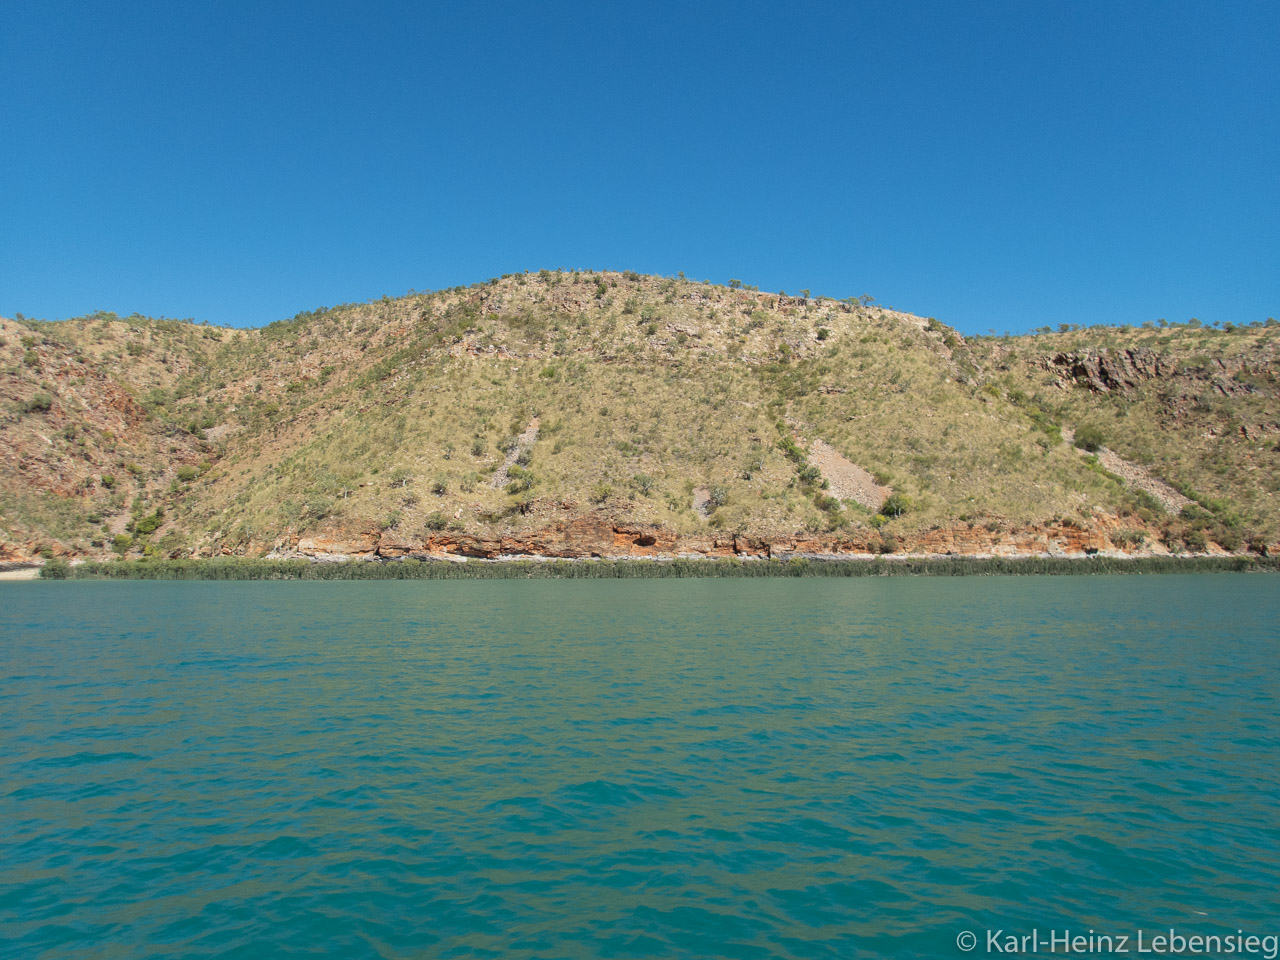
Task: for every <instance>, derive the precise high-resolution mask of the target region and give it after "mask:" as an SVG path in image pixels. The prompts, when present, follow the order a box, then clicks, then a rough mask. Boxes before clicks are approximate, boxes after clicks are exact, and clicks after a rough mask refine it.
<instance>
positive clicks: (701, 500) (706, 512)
mask: <svg viewBox="0 0 1280 960" xmlns="http://www.w3.org/2000/svg"><path fill="white" fill-rule="evenodd" d="M693 512H694V513H696V514H697V515H698V516H700V517H701V518H702V519H703V520H705V519H707V517H709V516H711V491H710V490H709V489H707V488H706V487H698V488H697V489H696V490H694V491H693Z"/></svg>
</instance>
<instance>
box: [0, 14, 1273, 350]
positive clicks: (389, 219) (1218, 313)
mask: <svg viewBox="0 0 1280 960" xmlns="http://www.w3.org/2000/svg"><path fill="white" fill-rule="evenodd" d="M1278 50H1280V3H1276V2H1275V0H1265V2H1251V0H1230V2H1226V0H1224V2H1199V3H1180V2H1168V0H1162V2H1158V3H1157V2H1141V3H1140V2H1126V0H1121V2H1116V0H1107V2H1104V3H1093V2H1084V0H1071V2H1048V0H1045V2H1040V0H1019V2H1012V3H997V2H990V3H987V2H982V3H960V2H955V0H945V2H933V3H927V2H919V3H912V2H900V0H893V2H883V3H878V2H877V3H849V2H837V3H813V4H806V3H786V4H783V3H758V2H741V0H735V2H732V3H729V2H725V3H714V2H705V3H688V2H684V3H649V2H646V3H631V4H621V3H618V4H613V3H553V2H547V3H454V4H443V3H429V2H417V3H404V4H397V3H376V2H374V3H370V2H361V3H326V2H305V3H286V2H276V0H272V2H269V3H263V2H261V0H254V2H210V3H181V2H180V3H174V2H172V0H165V2H157V3H128V2H121V3H111V4H108V3H84V2H75V3H66V2H52V0H40V2H27V0H6V2H5V3H4V4H2V5H0V131H2V132H3V140H2V147H0V314H4V315H6V316H12V315H13V314H14V313H15V312H17V311H21V312H23V313H25V314H27V315H28V316H37V317H46V318H49V319H56V318H63V317H68V316H74V315H78V314H81V313H85V312H88V311H91V310H95V309H108V310H115V311H117V312H120V313H128V312H133V311H137V312H140V313H148V314H152V315H157V316H158V315H164V316H171V317H194V318H196V319H200V320H208V321H210V322H214V323H220V324H235V325H259V324H263V323H267V322H270V321H272V320H276V319H280V318H282V317H286V316H290V315H292V314H293V313H295V312H297V311H298V310H300V309H309V308H312V307H315V306H319V305H328V304H334V303H339V302H346V301H352V300H364V299H368V298H371V297H376V296H380V295H382V294H384V293H386V294H392V295H395V294H400V293H403V292H405V291H407V290H409V289H410V288H416V289H420V290H425V289H434V288H438V287H446V286H452V285H455V284H462V283H471V282H473V281H476V280H481V279H485V278H487V277H490V276H494V275H498V274H502V273H508V272H512V271H516V270H521V269H538V268H541V267H548V268H555V267H560V266H564V267H610V268H615V269H633V270H639V271H642V272H650V273H660V274H674V273H676V272H677V271H684V272H685V273H686V274H687V275H688V276H690V277H694V278H697V279H702V278H710V279H712V280H715V281H718V282H724V281H726V280H728V279H729V278H731V277H732V278H738V279H741V280H743V281H744V282H745V283H748V284H758V285H759V286H760V287H761V289H767V290H778V289H785V290H787V291H788V292H792V293H794V292H796V291H798V290H799V289H800V288H809V289H811V290H812V291H813V292H814V293H823V294H827V295H831V296H838V297H843V296H850V295H859V294H863V293H870V294H872V295H873V296H875V297H877V298H879V300H880V301H881V302H882V303H886V304H891V305H893V306H896V307H898V308H900V309H907V310H912V311H914V312H916V313H921V314H925V315H931V316H936V317H938V318H939V319H941V320H944V321H946V322H948V323H951V324H953V325H955V326H958V327H959V328H960V329H961V330H963V331H967V332H975V331H977V332H985V331H986V330H987V329H989V328H990V329H996V330H998V331H1003V330H1006V329H1008V330H1015V331H1020V330H1025V329H1028V328H1030V327H1035V326H1038V325H1040V324H1043V323H1049V324H1057V323H1063V322H1075V323H1096V322H1117V323H1120V322H1135V323H1136V322H1142V321H1144V320H1151V319H1155V318H1157V317H1167V318H1168V319H1170V320H1185V319H1187V318H1188V317H1191V316H1197V317H1199V318H1200V319H1202V320H1204V321H1205V322H1213V321H1216V320H1221V321H1227V320H1230V321H1233V322H1249V321H1252V320H1259V319H1264V318H1265V317H1266V316H1268V315H1277V314H1280V70H1278V69H1277V51H1278Z"/></svg>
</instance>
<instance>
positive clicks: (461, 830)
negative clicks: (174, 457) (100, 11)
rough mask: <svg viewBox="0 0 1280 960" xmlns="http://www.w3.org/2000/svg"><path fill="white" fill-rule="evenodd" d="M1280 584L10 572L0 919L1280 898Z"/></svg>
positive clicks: (1160, 908) (650, 916) (647, 948)
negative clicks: (1278, 813) (136, 577)
mask: <svg viewBox="0 0 1280 960" xmlns="http://www.w3.org/2000/svg"><path fill="white" fill-rule="evenodd" d="M1277 622H1280V599H1278V598H1277V591H1276V590H1275V588H1274V581H1273V579H1272V578H1270V577H1266V576H1257V577H1242V576H1232V575H1203V576H1180V575H1171V576H1163V577H1105V576H1104V577H1098V576H1095V577H1087V578H1085V577H1081V578H1076V577H1054V578H1040V577H1024V578H1017V579H1005V578H967V579H959V580H950V579H948V580H939V579H912V578H892V579H860V580H826V579H811V580H810V579H806V580H759V581H756V580H751V581H748V580H678V581H677V580H644V581H607V580H593V581H539V582H511V581H507V582H483V581H471V582H434V583H379V582H362V583H165V584H159V583H62V584H58V583H49V584H40V583H37V584H12V585H7V586H5V588H4V589H3V591H0V675H2V676H3V677H4V679H3V680H2V681H0V703H2V704H3V713H4V715H5V717H6V724H5V732H4V734H3V735H2V738H0V751H2V753H0V763H2V765H3V778H4V779H3V784H4V786H3V788H2V789H3V792H2V794H0V816H2V817H3V819H2V820H0V822H3V823H4V825H5V826H4V828H3V831H2V832H0V867H3V871H2V872H0V923H2V926H0V929H3V931H4V936H5V941H4V942H3V944H0V951H4V952H5V953H6V955H12V956H15V957H17V956H22V957H33V956H39V957H49V958H63V957H68V958H69V957H80V956H85V955H98V956H106V957H113V958H115V957H130V958H132V957H170V956H172V957H178V956H183V957H192V956H194V957H201V956H246V957H248V956H253V957H258V956H276V955H299V956H343V957H363V956H368V957H421V956H450V957H482V956H494V955H501V956H515V957H553V956H555V957H558V956H581V957H594V956H689V957H694V956H698V957H702V956H730V957H771V956H773V957H837V956H838V957H848V956H929V957H936V956H954V955H959V951H958V950H957V947H956V937H957V935H958V934H960V933H961V932H962V931H965V930H970V931H977V932H978V933H979V934H980V935H981V934H983V932H984V931H985V930H987V929H991V928H1003V929H1005V930H1007V931H1010V932H1018V933H1024V932H1030V931H1031V929H1032V928H1033V927H1034V928H1038V929H1039V930H1041V931H1042V932H1044V931H1047V930H1050V929H1058V930H1062V929H1065V928H1070V929H1071V930H1073V931H1078V932H1087V931H1088V930H1089V929H1090V928H1092V929H1094V930H1096V931H1099V932H1102V933H1116V934H1130V935H1132V934H1133V933H1134V932H1135V931H1136V930H1137V929H1139V928H1142V929H1145V930H1147V931H1148V935H1150V932H1151V931H1153V930H1154V931H1156V932H1159V931H1160V930H1161V929H1167V927H1169V926H1171V925H1172V926H1175V927H1177V928H1178V929H1179V930H1181V931H1183V932H1186V933H1193V932H1202V933H1234V932H1235V931H1236V930H1237V929H1241V928H1243V929H1245V931H1246V932H1247V933H1259V934H1265V933H1275V932H1276V931H1275V930H1271V929H1267V926H1268V925H1271V924H1274V923H1275V919H1276V917H1277V916H1280V897H1278V896H1277V894H1276V893H1275V891H1276V890H1277V889H1280V866H1278V864H1280V828H1278V827H1277V826H1276V825H1275V824H1276V818H1275V815H1274V813H1275V796H1276V789H1277V785H1276V782H1275V781H1276V776H1275V774H1274V770H1275V767H1276V761H1277V759H1278V758H1280V736H1278V735H1277V732H1276V717H1277V714H1278V712H1280V711H1277V696H1278V694H1277V691H1280V667H1277V663H1276V657H1275V649H1274V648H1275V627H1274V625H1275V623H1277ZM978 952H985V943H984V944H983V946H982V947H980V949H979V951H978Z"/></svg>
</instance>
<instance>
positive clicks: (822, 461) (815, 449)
mask: <svg viewBox="0 0 1280 960" xmlns="http://www.w3.org/2000/svg"><path fill="white" fill-rule="evenodd" d="M809 462H810V463H812V464H813V465H814V466H815V467H817V468H818V472H819V473H821V474H822V477H823V479H824V480H826V481H827V492H828V493H829V494H831V496H833V497H835V498H836V499H838V500H853V501H856V502H857V503H860V504H861V505H862V506H864V507H866V508H867V509H868V510H879V509H880V505H881V504H883V503H884V502H885V500H886V499H888V497H889V495H890V494H892V493H893V491H892V490H891V489H890V488H889V487H882V486H881V485H880V484H878V483H876V478H875V477H873V476H872V475H871V474H870V473H868V472H867V471H866V470H863V469H862V468H861V467H860V466H858V465H857V464H856V463H851V462H850V461H849V460H847V459H846V458H845V457H844V456H843V455H841V454H840V453H839V452H838V451H837V450H836V449H835V448H834V447H832V446H831V444H829V443H827V442H826V441H824V440H814V441H813V442H812V443H811V444H810V445H809Z"/></svg>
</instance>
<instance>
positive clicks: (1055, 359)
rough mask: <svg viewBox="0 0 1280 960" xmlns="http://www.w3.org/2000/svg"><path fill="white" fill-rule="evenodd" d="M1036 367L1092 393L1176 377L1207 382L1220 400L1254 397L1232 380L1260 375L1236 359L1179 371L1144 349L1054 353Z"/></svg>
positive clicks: (1252, 389)
mask: <svg viewBox="0 0 1280 960" xmlns="http://www.w3.org/2000/svg"><path fill="white" fill-rule="evenodd" d="M1040 365H1041V367H1043V368H1044V369H1046V370H1051V371H1054V372H1056V373H1057V374H1058V375H1059V376H1060V377H1062V378H1063V379H1064V380H1067V381H1070V382H1072V383H1074V384H1075V385H1076V386H1081V387H1085V388H1086V389H1089V390H1091V391H1093V392H1094V393H1111V392H1120V393H1123V392H1125V391H1127V390H1131V389H1133V388H1134V387H1136V386H1138V385H1139V384H1141V383H1144V382H1145V381H1148V380H1160V379H1173V378H1175V377H1178V378H1182V379H1186V380H1195V381H1199V382H1207V383H1209V384H1210V385H1211V386H1212V387H1213V388H1214V389H1215V390H1216V391H1217V392H1218V393H1220V394H1221V395H1222V396H1224V397H1234V396H1242V395H1244V394H1250V393H1256V392H1257V388H1256V387H1254V386H1253V385H1252V384H1249V383H1244V382H1241V381H1239V380H1235V379H1232V378H1233V377H1234V376H1235V374H1237V373H1241V372H1245V373H1258V372H1260V371H1261V367H1259V366H1258V365H1256V364H1255V365H1251V364H1249V363H1248V362H1246V361H1245V360H1244V359H1242V358H1240V357H1226V358H1214V359H1213V360H1210V361H1209V362H1208V363H1207V364H1206V365H1205V366H1203V367H1184V368H1182V369H1179V368H1178V365H1177V364H1176V363H1175V362H1174V361H1172V360H1170V359H1169V358H1168V357H1165V356H1163V355H1161V354H1159V353H1156V352H1155V351H1154V350H1150V349H1148V348H1146V347H1137V348H1134V349H1129V350H1117V351H1109V350H1089V351H1085V352H1083V353H1058V354H1055V355H1054V356H1052V357H1048V358H1046V359H1045V360H1043V361H1041V363H1040Z"/></svg>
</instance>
